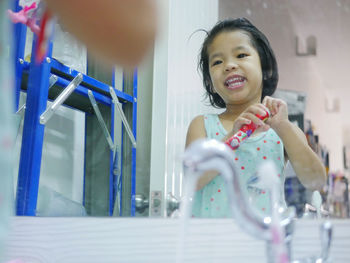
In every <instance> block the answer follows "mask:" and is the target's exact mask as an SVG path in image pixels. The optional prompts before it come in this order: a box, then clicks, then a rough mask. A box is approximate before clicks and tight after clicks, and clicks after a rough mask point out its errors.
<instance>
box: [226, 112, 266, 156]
mask: <svg viewBox="0 0 350 263" xmlns="http://www.w3.org/2000/svg"><path fill="white" fill-rule="evenodd" d="M255 116H256V117H258V118H259V119H260V120H262V121H266V120H267V119H268V118H269V117H270V112H269V111H268V110H267V111H265V114H264V115H259V114H256V115H255ZM257 127H258V126H257V125H256V124H255V123H253V122H251V123H250V124H245V125H243V126H242V128H240V129H239V130H238V132H237V133H236V134H234V135H233V136H232V137H231V138H229V139H228V140H227V141H226V142H225V143H226V144H227V145H228V146H230V148H231V149H232V150H236V149H237V148H238V147H239V145H240V144H241V143H242V142H243V141H244V140H246V139H247V138H248V137H249V136H250V135H251V134H252V133H253V132H254V131H255V130H256V128H257Z"/></svg>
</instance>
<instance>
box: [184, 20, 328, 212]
mask: <svg viewBox="0 0 350 263" xmlns="http://www.w3.org/2000/svg"><path fill="white" fill-rule="evenodd" d="M199 67H200V69H201V71H202V75H203V83H204V87H205V89H206V92H207V95H208V97H209V100H210V103H211V104H212V105H213V106H214V107H217V108H224V109H225V110H224V111H223V112H222V113H221V114H219V115H216V114H208V115H200V116H197V117H196V118H194V119H193V120H192V122H191V124H190V126H189V129H188V132H187V138H186V147H187V146H188V145H190V144H191V143H192V142H193V141H195V140H197V139H200V138H210V139H217V140H220V141H223V142H226V141H228V140H229V139H230V138H231V137H232V136H233V135H234V134H235V133H236V132H237V131H238V130H239V129H240V128H241V127H242V126H243V125H244V124H250V123H254V124H255V125H257V127H258V128H257V129H256V130H255V132H254V133H253V134H252V135H251V136H250V137H249V138H248V139H247V140H245V141H244V142H243V143H242V144H241V145H240V147H239V148H238V149H237V150H235V159H234V160H232V161H233V162H234V163H235V164H236V167H237V171H238V172H239V176H240V179H241V182H242V184H243V185H244V187H245V189H246V190H247V191H246V192H247V195H248V200H249V201H250V202H251V204H252V205H253V206H254V207H255V208H256V209H258V210H259V211H261V212H262V213H263V214H269V213H270V207H269V193H268V192H267V191H266V189H262V188H261V187H259V186H258V185H257V184H255V183H254V181H255V179H256V172H257V169H258V167H259V166H260V165H261V164H262V162H264V161H267V160H272V161H273V162H274V164H275V165H276V168H277V170H278V174H277V176H279V177H280V179H281V185H282V186H283V185H284V174H283V172H284V166H285V163H286V161H287V159H288V160H289V161H290V162H291V164H292V166H293V168H294V170H295V172H296V174H297V176H298V177H299V179H300V181H301V182H302V183H303V185H304V186H305V187H307V188H309V189H312V190H317V189H321V188H322V186H323V184H324V183H325V182H326V173H325V168H324V166H323V165H322V163H321V161H320V159H319V158H318V156H317V155H316V154H315V153H314V152H313V151H312V149H311V148H310V147H309V146H308V144H307V141H306V138H305V136H304V133H303V132H302V131H301V130H300V129H299V128H298V127H297V126H296V125H294V124H292V123H291V122H289V120H288V110H287V105H286V103H285V102H284V101H282V100H280V99H275V98H272V97H270V96H271V95H272V94H273V93H274V91H275V89H276V86H277V82H278V71H277V63H276V59H275V56H274V53H273V51H272V49H271V47H270V44H269V42H268V40H267V38H266V37H265V35H264V34H263V33H261V32H260V31H259V30H258V29H257V28H256V27H255V26H254V25H252V24H251V23H250V22H249V21H248V20H247V19H245V18H239V19H235V20H226V21H223V22H219V23H218V24H217V25H216V26H214V28H213V29H212V30H211V31H210V32H208V35H207V37H206V39H205V41H204V43H203V46H202V49H201V54H200V61H199ZM265 110H269V111H270V118H269V119H268V120H267V121H266V122H263V121H261V120H260V119H259V118H257V117H256V114H259V115H264V114H265ZM197 190H198V191H197V192H196V196H195V198H194V203H193V216H194V217H198V216H200V217H226V216H230V215H231V212H230V208H229V206H228V201H227V192H226V189H225V183H224V181H223V179H222V177H221V176H218V174H217V173H216V172H214V171H213V172H208V173H206V174H205V175H203V176H202V177H201V178H200V179H199V181H198V183H197ZM280 202H281V203H282V204H285V202H284V191H283V189H281V197H280Z"/></svg>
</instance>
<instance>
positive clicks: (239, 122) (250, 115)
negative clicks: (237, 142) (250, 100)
mask: <svg viewBox="0 0 350 263" xmlns="http://www.w3.org/2000/svg"><path fill="white" fill-rule="evenodd" d="M265 111H266V107H265V106H264V105H263V104H261V103H258V104H254V105H251V106H249V107H248V108H247V109H246V110H245V111H244V112H242V114H241V115H239V116H238V118H237V119H236V120H235V122H234V123H233V129H232V132H233V133H236V132H238V130H239V129H240V128H242V126H243V125H245V124H251V123H252V122H253V123H254V124H255V125H256V126H257V127H258V129H259V130H260V131H267V130H268V129H269V128H270V126H269V125H267V124H266V123H265V122H263V121H262V120H260V119H259V118H258V117H256V116H255V115H256V114H259V115H265Z"/></svg>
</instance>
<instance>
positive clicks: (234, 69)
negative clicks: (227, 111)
mask: <svg viewBox="0 0 350 263" xmlns="http://www.w3.org/2000/svg"><path fill="white" fill-rule="evenodd" d="M208 57H209V73H210V78H211V81H212V84H213V87H214V90H215V92H217V93H218V94H219V95H220V97H221V98H222V99H223V100H224V101H225V103H226V105H230V104H245V103H249V104H250V103H260V100H261V94H262V71H261V63H260V57H259V54H258V52H257V51H256V49H255V48H254V46H253V45H252V43H251V40H250V36H249V33H246V32H244V31H241V30H235V31H225V32H221V33H219V34H218V35H217V36H216V37H215V38H214V40H213V41H212V43H211V44H210V45H209V47H208Z"/></svg>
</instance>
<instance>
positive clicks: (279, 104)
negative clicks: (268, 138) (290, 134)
mask: <svg viewBox="0 0 350 263" xmlns="http://www.w3.org/2000/svg"><path fill="white" fill-rule="evenodd" d="M262 103H263V104H264V105H265V106H266V107H267V108H268V109H269V110H270V114H271V115H270V118H269V119H268V120H267V121H266V123H267V124H269V125H270V126H271V128H273V129H275V130H276V129H277V128H278V126H279V124H281V123H283V122H285V121H288V107H287V103H286V102H284V101H283V100H281V99H275V98H272V97H269V96H266V97H265V98H264V100H263V102H262Z"/></svg>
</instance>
